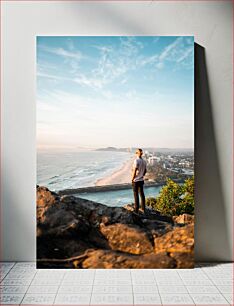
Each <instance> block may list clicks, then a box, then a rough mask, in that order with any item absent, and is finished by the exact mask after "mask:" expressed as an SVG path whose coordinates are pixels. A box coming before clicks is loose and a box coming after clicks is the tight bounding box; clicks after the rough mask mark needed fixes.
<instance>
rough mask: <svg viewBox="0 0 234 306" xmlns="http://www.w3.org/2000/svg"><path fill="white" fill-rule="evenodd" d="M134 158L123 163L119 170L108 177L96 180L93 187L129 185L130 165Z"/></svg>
mask: <svg viewBox="0 0 234 306" xmlns="http://www.w3.org/2000/svg"><path fill="white" fill-rule="evenodd" d="M134 159H135V157H131V158H130V159H129V160H127V161H125V162H124V164H123V165H122V166H121V168H119V169H117V170H116V171H114V172H113V173H111V174H110V175H108V176H106V177H103V178H101V179H98V180H97V181H96V182H95V186H104V185H115V184H127V183H128V184H130V183H131V173H132V164H133V161H134Z"/></svg>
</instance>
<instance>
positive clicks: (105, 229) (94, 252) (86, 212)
mask: <svg viewBox="0 0 234 306" xmlns="http://www.w3.org/2000/svg"><path fill="white" fill-rule="evenodd" d="M131 207H132V205H128V206H125V207H109V206H107V205H103V204H100V203H96V202H93V201H89V200H85V199H81V198H78V197H74V196H69V195H65V196H64V195H62V196H59V195H58V194H56V193H54V192H51V191H50V190H49V189H48V188H45V187H39V186H38V187H37V258H38V263H37V266H38V268H52V267H53V268H79V269H80V268H82V269H83V268H135V269H140V268H142V269H143V268H144V269H146V268H176V267H177V268H191V267H192V266H193V263H194V260H193V256H194V237H193V235H194V224H193V216H189V215H182V216H179V217H173V218H171V217H168V216H162V215H160V214H159V213H158V212H155V211H154V210H152V209H147V211H146V214H142V213H139V214H136V213H135V212H134V211H133V210H132V209H131Z"/></svg>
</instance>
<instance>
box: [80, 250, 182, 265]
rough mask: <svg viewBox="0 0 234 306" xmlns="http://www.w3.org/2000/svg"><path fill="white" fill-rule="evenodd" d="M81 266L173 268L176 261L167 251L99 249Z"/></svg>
mask: <svg viewBox="0 0 234 306" xmlns="http://www.w3.org/2000/svg"><path fill="white" fill-rule="evenodd" d="M76 264H77V263H76ZM81 267H82V268H85V269H90V268H91V269H123V268H128V269H157V268H160V269H163V268H169V269H171V268H175V267H176V261H175V260H174V259H173V258H171V257H169V256H168V255H167V254H166V253H162V254H158V255H156V254H146V255H129V254H125V253H121V252H115V251H106V250H97V251H93V252H90V253H89V254H88V256H87V258H86V259H85V260H84V261H83V262H82V263H81Z"/></svg>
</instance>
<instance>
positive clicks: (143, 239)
mask: <svg viewBox="0 0 234 306" xmlns="http://www.w3.org/2000/svg"><path fill="white" fill-rule="evenodd" d="M100 231H101V233H102V234H103V236H104V237H106V239H107V241H108V243H109V246H110V247H111V249H112V250H116V251H122V252H126V253H130V254H145V253H152V252H153V246H152V243H151V242H150V240H149V237H148V235H147V231H145V230H144V229H141V228H140V227H139V226H136V225H135V226H133V225H126V224H121V223H115V224H112V225H108V226H105V225H104V224H101V227H100Z"/></svg>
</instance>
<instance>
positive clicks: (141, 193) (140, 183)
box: [139, 181, 145, 212]
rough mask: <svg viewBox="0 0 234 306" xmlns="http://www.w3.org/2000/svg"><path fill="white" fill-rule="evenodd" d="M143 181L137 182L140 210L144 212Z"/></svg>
mask: <svg viewBox="0 0 234 306" xmlns="http://www.w3.org/2000/svg"><path fill="white" fill-rule="evenodd" d="M143 185H144V181H141V182H139V191H140V197H141V209H142V210H143V212H145V194H144V187H143Z"/></svg>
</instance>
